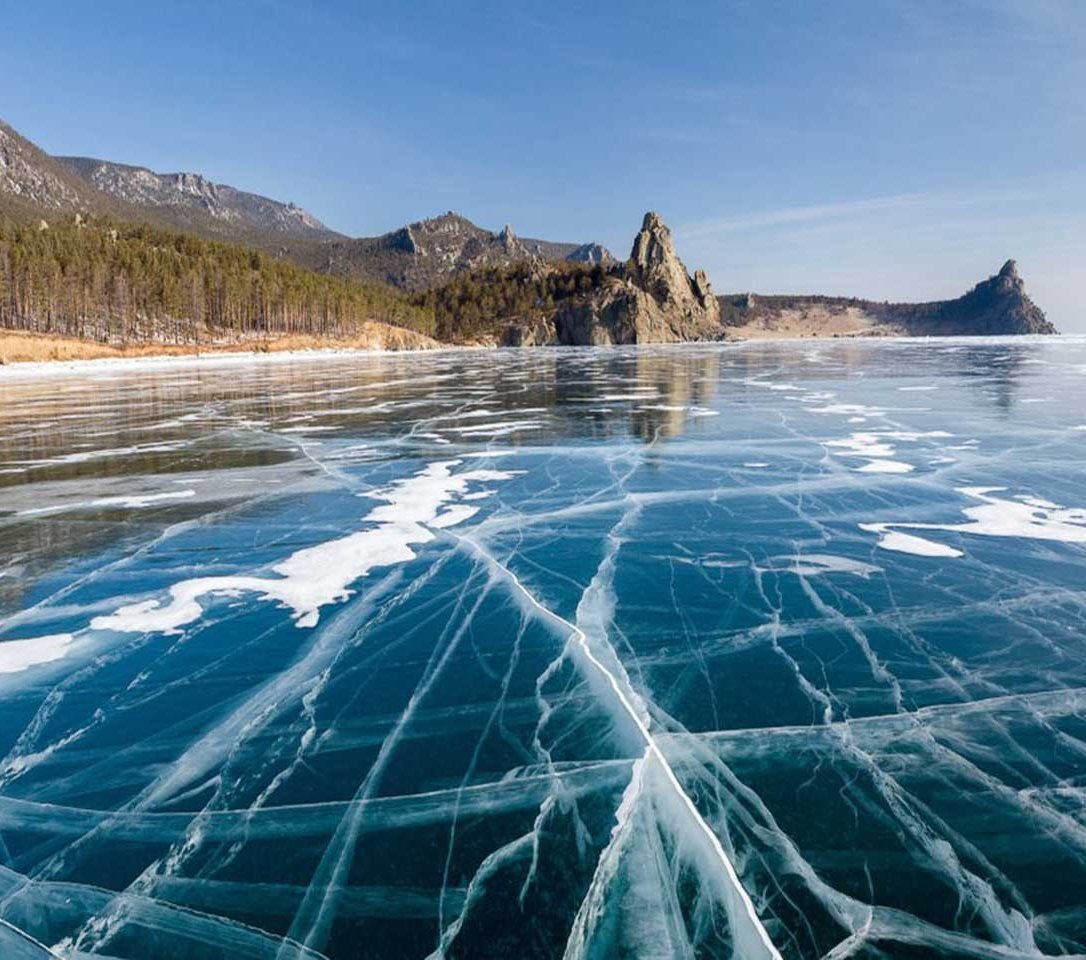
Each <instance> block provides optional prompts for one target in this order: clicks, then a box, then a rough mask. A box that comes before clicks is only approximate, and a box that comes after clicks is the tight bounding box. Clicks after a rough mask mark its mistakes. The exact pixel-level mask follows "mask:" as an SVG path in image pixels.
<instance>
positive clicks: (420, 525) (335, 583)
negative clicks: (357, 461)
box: [90, 460, 517, 633]
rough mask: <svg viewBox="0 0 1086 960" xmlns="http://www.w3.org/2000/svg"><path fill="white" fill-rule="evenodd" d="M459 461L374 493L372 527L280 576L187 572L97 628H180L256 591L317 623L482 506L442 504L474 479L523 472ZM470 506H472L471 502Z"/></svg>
mask: <svg viewBox="0 0 1086 960" xmlns="http://www.w3.org/2000/svg"><path fill="white" fill-rule="evenodd" d="M460 462H461V461H459V460H449V461H443V462H438V463H432V464H430V465H429V466H428V467H426V468H425V469H424V470H422V471H420V472H419V473H417V474H415V476H413V477H408V478H406V479H404V480H397V481H395V482H394V483H393V484H392V485H391V486H389V487H387V488H386V489H384V490H382V491H378V492H376V493H374V494H372V496H373V497H374V498H375V499H378V500H384V501H385V503H384V504H383V505H381V506H379V507H375V508H374V509H373V510H371V511H370V512H369V513H368V514H367V515H366V516H365V517H364V518H363V520H364V521H365V522H367V523H370V524H372V526H371V527H370V528H369V529H366V530H360V531H359V532H357V533H352V534H349V535H348V536H346V537H340V538H339V539H337V540H329V541H327V542H325V543H320V544H317V545H316V546H313V547H306V548H305V549H303V550H299V551H297V552H296V553H293V554H291V555H290V556H289V557H287V558H286V559H285V560H283V561H281V562H280V563H278V564H276V565H275V566H274V567H273V568H272V571H273V572H274V573H275V574H277V575H278V576H276V577H259V576H223V577H199V578H196V579H192V580H182V581H181V582H179V583H175V584H174V585H173V586H172V587H170V591H169V597H168V599H165V600H161V599H151V600H144V601H141V602H139V603H132V604H128V605H127V606H123V607H121V608H120V609H118V610H116V611H115V612H113V613H112V614H108V615H105V616H100V617H95V618H94V619H93V620H92V621H91V624H90V625H91V629H94V630H113V631H116V632H118V633H178V632H180V630H181V628H182V627H184V626H185V625H186V624H189V623H192V622H193V621H195V620H198V619H199V618H200V617H201V616H202V614H203V608H202V606H201V605H200V600H201V598H205V597H211V596H234V595H237V594H239V593H256V594H258V595H259V596H260V598H261V599H264V600H270V601H274V602H276V603H279V604H281V605H283V606H285V607H288V608H290V610H291V611H293V616H294V619H295V621H296V622H297V625H298V626H299V627H312V626H315V625H316V624H317V622H318V620H319V618H320V608H321V607H323V606H325V605H326V604H330V603H337V602H342V601H343V600H346V599H347V598H348V597H349V596H350V595H351V593H352V592H353V591H352V590H351V589H350V587H351V584H352V583H354V582H355V581H356V580H359V579H361V578H362V577H365V576H366V575H367V574H368V573H369V572H370V570H372V569H373V568H375V567H387V566H391V565H393V564H397V563H406V562H408V561H409V560H413V559H414V558H415V551H414V550H413V549H412V547H413V546H415V545H418V544H422V543H427V542H428V541H430V540H432V539H433V538H434V534H433V533H432V532H431V531H432V529H440V528H443V527H449V526H453V525H454V524H456V523H461V522H463V521H464V520H466V519H467V518H468V517H469V516H472V515H474V512H475V510H476V509H477V508H475V507H470V508H461V509H460V510H459V511H456V510H455V509H454V508H451V509H450V510H446V511H445V512H444V513H443V512H442V508H443V507H444V506H445V505H446V504H447V503H449V502H450V501H451V500H453V499H454V498H456V497H458V496H460V495H462V494H463V493H465V492H467V488H468V485H469V484H471V483H485V482H491V481H498V480H508V479H510V478H511V477H513V476H516V475H517V474H516V473H514V472H511V471H505V470H488V469H476V470H468V471H465V472H463V473H456V474H454V473H453V472H452V467H454V466H456V465H458V464H459V463H460ZM469 509H470V510H471V511H472V513H471V514H469V513H467V510H469Z"/></svg>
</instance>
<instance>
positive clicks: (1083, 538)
mask: <svg viewBox="0 0 1086 960" xmlns="http://www.w3.org/2000/svg"><path fill="white" fill-rule="evenodd" d="M1004 489H1005V488H1004V487H959V488H958V492H959V493H962V494H964V495H965V496H967V497H971V498H973V499H974V500H979V501H980V503H979V504H978V505H977V506H974V507H966V508H965V509H964V510H962V513H964V514H965V515H966V516H967V517H968V518H969V520H968V522H966V523H896V522H891V523H861V524H860V529H861V530H866V531H868V532H869V533H877V534H879V538H880V539H879V546H880V547H883V548H884V549H886V550H898V551H900V552H902V553H917V554H920V555H921V556H944V557H951V556H953V557H960V556H961V555H962V552H961V551H960V550H956V549H954V548H952V547H947V546H944V545H942V544H938V543H932V542H931V541H929V540H925V539H923V538H921V537H917V536H913V535H910V534H905V533H901V531H902V530H942V531H946V532H950V533H957V534H968V535H971V536H980V537H1017V538H1023V539H1027V540H1047V541H1055V542H1059V543H1082V544H1086V508H1083V507H1062V506H1060V505H1059V504H1055V503H1053V502H1052V501H1050V500H1044V499H1042V498H1040V497H1033V496H1029V495H1019V496H1016V497H1014V498H1012V499H1007V498H1004V497H997V496H993V494H996V493H1002V492H1003V490H1004Z"/></svg>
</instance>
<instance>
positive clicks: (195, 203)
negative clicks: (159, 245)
mask: <svg viewBox="0 0 1086 960" xmlns="http://www.w3.org/2000/svg"><path fill="white" fill-rule="evenodd" d="M56 160H57V161H59V162H60V163H61V164H63V165H64V166H65V167H67V168H68V169H69V170H71V172H72V173H74V174H75V175H76V176H79V177H81V178H82V179H83V180H85V181H87V182H88V183H89V184H91V186H93V187H94V188H95V189H97V190H100V191H102V193H105V194H107V195H108V196H110V197H114V198H116V199H118V200H122V201H124V202H125V203H129V204H132V205H134V206H138V207H147V208H151V209H161V208H173V209H175V210H177V211H178V212H179V213H181V214H182V216H183V215H184V213H185V212H191V213H193V214H195V215H206V216H207V217H210V218H211V219H212V220H214V221H218V222H220V223H222V224H225V225H230V226H236V227H238V228H240V229H242V230H245V231H265V232H268V233H271V234H273V235H276V236H282V237H294V238H298V239H332V238H334V237H338V236H339V234H337V233H335V232H334V231H333V230H329V229H328V227H326V226H325V225H324V224H323V223H321V222H320V221H319V220H318V219H317V218H316V217H314V216H313V215H312V214H311V213H308V212H307V211H305V210H303V209H302V208H301V207H298V206H295V205H294V204H293V203H280V202H279V201H278V200H271V199H269V198H268V197H262V196H260V195H259V194H256V193H248V192H246V191H244V190H238V189H237V188H235V187H231V186H229V185H227V184H222V183H213V182H212V181H210V180H208V179H207V177H204V176H202V175H201V174H198V173H155V172H154V171H152V170H148V169H147V168H146V167H137V166H131V165H129V164H125V163H112V162H110V161H108V160H96V159H93V158H91V157H57V158H56Z"/></svg>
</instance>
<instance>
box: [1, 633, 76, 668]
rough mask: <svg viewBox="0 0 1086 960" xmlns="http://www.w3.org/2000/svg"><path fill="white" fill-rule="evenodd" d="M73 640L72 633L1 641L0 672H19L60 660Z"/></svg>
mask: <svg viewBox="0 0 1086 960" xmlns="http://www.w3.org/2000/svg"><path fill="white" fill-rule="evenodd" d="M71 642H72V635H71V634H70V633H54V634H52V635H50V636H48V637H30V638H29V639H26V640H4V641H0V673H19V672H20V671H22V670H26V669H27V668H28V667H33V666H35V665H37V664H39V663H48V662H49V661H50V660H59V659H60V658H61V657H63V656H64V655H65V654H66V653H67V652H68V650H67V648H68V644H70V643H71Z"/></svg>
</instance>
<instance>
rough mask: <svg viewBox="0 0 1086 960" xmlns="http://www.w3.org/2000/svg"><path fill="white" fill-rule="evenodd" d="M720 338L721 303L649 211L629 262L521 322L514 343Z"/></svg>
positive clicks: (510, 340)
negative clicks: (545, 312) (690, 270)
mask: <svg viewBox="0 0 1086 960" xmlns="http://www.w3.org/2000/svg"><path fill="white" fill-rule="evenodd" d="M722 337H723V327H722V326H721V323H720V306H719V304H718V303H717V300H716V297H714V296H713V291H712V287H710V285H709V281H708V279H707V278H706V276H705V274H704V273H703V272H702V271H700V270H699V271H698V272H697V273H695V274H694V276H692V277H691V276H690V275H689V274H688V273H687V272H686V267H685V266H684V265H683V263H682V261H681V260H680V259H679V257H678V255H677V254H676V252H675V245H674V243H673V241H672V239H671V231H670V230H668V228H667V226H666V225H665V224H664V222H663V220H661V219H660V217H659V215H658V214H656V213H651V212H650V213H647V214H645V219H644V221H643V222H642V224H641V230H640V231H639V232H638V234H637V236H636V237H635V238H634V243H633V249H632V251H631V253H630V258H629V260H627V261H626V263H625V264H622V265H621V266H618V267H616V268H613V269H611V270H610V271H608V272H606V273H605V274H603V275H602V276H601V277H600V278H599V280H598V281H596V282H594V284H593V285H592V287H591V288H590V289H587V290H581V291H578V293H577V295H574V296H571V297H569V298H566V299H565V300H563V301H562V302H561V303H560V304H558V305H557V306H556V308H555V309H554V311H553V312H552V313H551V314H550V315H549V316H544V317H541V318H538V319H535V320H534V321H531V322H524V321H523V320H516V321H514V322H513V323H511V324H510V325H509V327H508V329H507V330H506V331H505V333H504V335H503V338H502V339H503V342H505V343H507V344H511V345H518V346H528V345H531V344H538V343H547V344H567V345H588V344H599V345H606V344H630V343H678V342H683V341H691V340H719V339H722Z"/></svg>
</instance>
